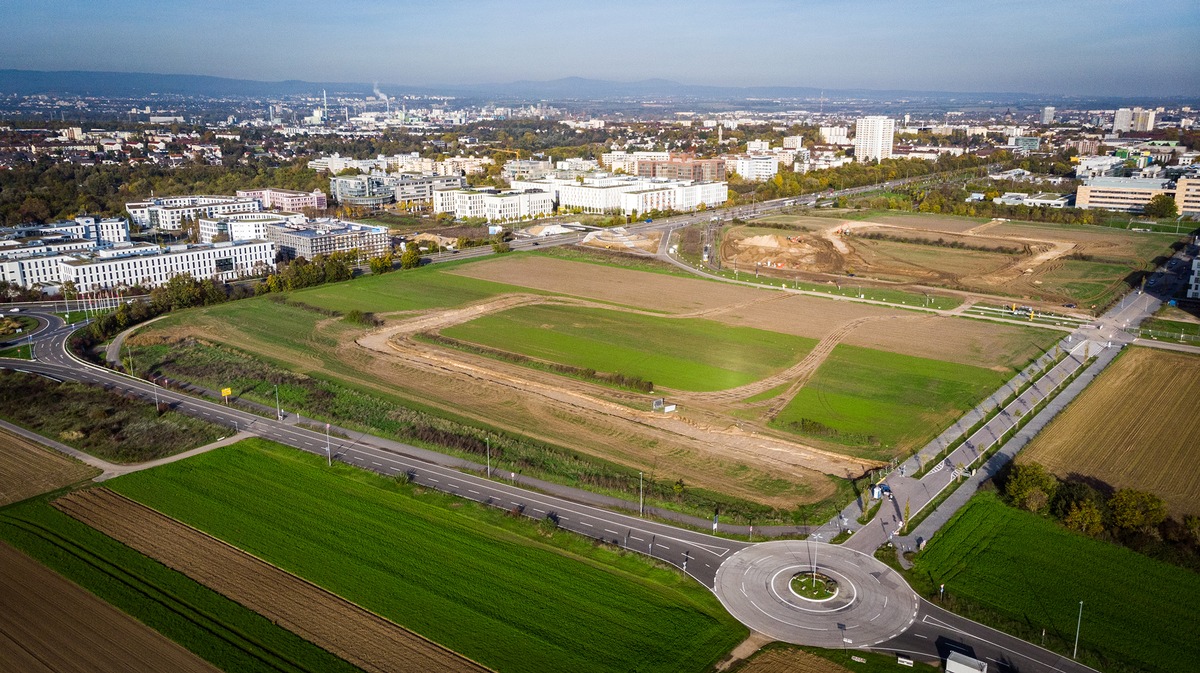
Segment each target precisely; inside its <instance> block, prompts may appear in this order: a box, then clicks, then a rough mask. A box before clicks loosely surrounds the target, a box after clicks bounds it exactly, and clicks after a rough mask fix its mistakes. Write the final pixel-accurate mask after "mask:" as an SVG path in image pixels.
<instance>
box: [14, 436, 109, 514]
mask: <svg viewBox="0 0 1200 673" xmlns="http://www.w3.org/2000/svg"><path fill="white" fill-rule="evenodd" d="M98 474H100V470H98V469H96V468H94V467H92V466H90V465H85V464H83V463H81V462H79V461H77V460H74V459H73V458H69V457H67V456H64V455H62V454H60V453H58V452H56V451H52V450H50V449H47V448H44V447H42V446H38V445H37V444H34V443H33V442H31V441H29V440H28V439H25V438H24V437H21V436H20V435H16V434H13V433H11V432H7V431H5V430H2V429H0V506H3V505H7V504H10V503H14V502H18V501H20V500H24V499H26V498H32V497H33V496H35V495H41V494H42V493H46V492H47V491H53V490H54V489H56V488H61V487H63V486H67V485H69V484H74V483H76V482H79V481H83V480H84V479H88V478H90V477H94V476H96V475H98Z"/></svg>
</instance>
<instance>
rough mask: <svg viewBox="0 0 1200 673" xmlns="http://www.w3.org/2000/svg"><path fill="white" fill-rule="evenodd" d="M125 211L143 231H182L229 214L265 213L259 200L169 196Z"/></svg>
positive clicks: (138, 204)
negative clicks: (188, 223) (185, 226)
mask: <svg viewBox="0 0 1200 673" xmlns="http://www.w3.org/2000/svg"><path fill="white" fill-rule="evenodd" d="M125 210H126V211H128V212H129V217H130V220H131V221H132V222H133V223H134V224H136V225H138V226H139V227H153V228H156V229H162V230H164V231H179V230H180V229H182V228H183V223H184V222H185V221H191V220H196V219H198V218H201V217H217V216H218V215H227V214H229V213H255V212H259V211H261V210H262V204H260V203H259V201H258V199H246V198H240V197H237V196H166V197H159V198H153V199H150V200H149V201H138V202H134V203H126V204H125Z"/></svg>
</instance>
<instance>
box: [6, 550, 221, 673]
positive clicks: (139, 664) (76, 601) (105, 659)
mask: <svg viewBox="0 0 1200 673" xmlns="http://www.w3.org/2000/svg"><path fill="white" fill-rule="evenodd" d="M0 671H13V672H14V673H16V672H18V671H19V672H20V673H124V672H126V671H171V672H172V673H216V671H217V669H216V668H213V667H212V666H211V665H209V664H208V663H207V662H205V661H204V660H202V659H200V658H199V657H197V656H196V655H194V654H192V653H191V652H189V651H187V650H185V649H184V648H182V647H180V646H179V645H176V644H175V643H173V642H171V641H170V640H168V639H166V638H165V637H163V636H162V635H159V634H158V633H157V632H156V631H154V630H152V629H150V628H148V627H147V626H145V625H144V624H141V623H140V622H138V621H136V620H134V619H133V618H132V617H130V616H128V615H126V614H125V613H124V612H121V611H120V610H118V609H116V608H114V607H112V606H111V605H109V604H108V603H105V602H104V601H102V600H100V599H99V598H97V597H95V596H93V595H92V594H90V593H88V592H87V591H85V590H84V589H83V588H81V587H80V586H78V585H76V584H74V583H72V582H70V581H68V580H66V579H65V578H63V577H62V576H61V575H59V574H57V573H55V572H53V571H51V570H50V569H49V568H47V567H45V566H43V565H42V564H40V563H38V562H37V561H35V560H33V559H31V558H29V557H28V556H26V555H25V554H23V553H21V552H19V551H17V550H16V549H13V548H12V547H10V546H8V545H7V544H5V543H3V542H0Z"/></svg>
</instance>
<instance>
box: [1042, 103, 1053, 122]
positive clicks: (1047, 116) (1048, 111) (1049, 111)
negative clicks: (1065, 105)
mask: <svg viewBox="0 0 1200 673" xmlns="http://www.w3.org/2000/svg"><path fill="white" fill-rule="evenodd" d="M1053 123H1054V107H1053V106H1051V105H1047V106H1046V107H1044V108H1042V125H1043V126H1048V125H1050V124H1053Z"/></svg>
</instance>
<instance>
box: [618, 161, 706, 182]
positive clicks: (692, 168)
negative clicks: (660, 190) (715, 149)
mask: <svg viewBox="0 0 1200 673" xmlns="http://www.w3.org/2000/svg"><path fill="white" fill-rule="evenodd" d="M637 174H638V175H639V176H641V177H643V178H666V179H669V180H703V181H707V182H716V181H720V180H724V179H725V162H724V161H722V160H721V159H697V158H695V157H692V156H685V155H674V156H672V157H671V158H670V159H669V160H667V161H654V160H646V161H639V162H637Z"/></svg>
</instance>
